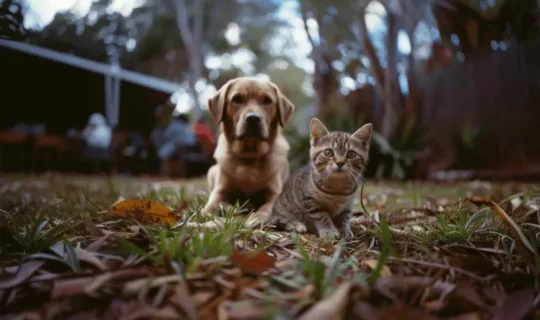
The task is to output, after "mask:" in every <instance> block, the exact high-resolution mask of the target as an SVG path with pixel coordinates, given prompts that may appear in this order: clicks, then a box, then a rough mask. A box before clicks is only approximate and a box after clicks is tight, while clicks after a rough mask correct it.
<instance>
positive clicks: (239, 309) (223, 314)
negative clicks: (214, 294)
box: [218, 300, 268, 320]
mask: <svg viewBox="0 0 540 320" xmlns="http://www.w3.org/2000/svg"><path fill="white" fill-rule="evenodd" d="M267 314H268V310H267V308H265V306H264V305H261V304H260V303H255V302H253V301H250V300H245V301H239V302H232V301H223V302H222V303H221V304H220V305H219V307H218V319H220V320H221V319H230V320H249V319H264V318H265V316H267Z"/></svg>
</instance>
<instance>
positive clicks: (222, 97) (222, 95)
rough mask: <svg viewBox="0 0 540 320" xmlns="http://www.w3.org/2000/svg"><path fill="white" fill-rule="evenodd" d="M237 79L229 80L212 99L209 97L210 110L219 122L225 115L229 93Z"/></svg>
mask: <svg viewBox="0 0 540 320" xmlns="http://www.w3.org/2000/svg"><path fill="white" fill-rule="evenodd" d="M234 81H235V79H232V80H229V81H227V83H225V84H224V85H223V86H222V87H221V88H220V89H219V90H218V91H217V92H216V93H215V94H214V95H213V96H212V97H211V98H210V99H208V111H209V112H210V114H211V115H212V117H214V119H216V121H217V123H221V121H223V115H224V114H225V109H226V107H227V94H228V93H229V88H230V87H231V85H232V84H233V83H234Z"/></svg>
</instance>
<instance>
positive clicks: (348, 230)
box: [341, 224, 354, 239]
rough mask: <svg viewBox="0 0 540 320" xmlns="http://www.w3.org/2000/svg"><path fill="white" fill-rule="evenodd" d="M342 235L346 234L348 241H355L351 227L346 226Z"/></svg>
mask: <svg viewBox="0 0 540 320" xmlns="http://www.w3.org/2000/svg"><path fill="white" fill-rule="evenodd" d="M341 233H343V234H345V238H346V239H354V232H353V231H352V230H351V226H350V225H348V224H347V225H345V227H344V228H343V230H342V231H341Z"/></svg>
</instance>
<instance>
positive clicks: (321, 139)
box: [310, 118, 372, 181]
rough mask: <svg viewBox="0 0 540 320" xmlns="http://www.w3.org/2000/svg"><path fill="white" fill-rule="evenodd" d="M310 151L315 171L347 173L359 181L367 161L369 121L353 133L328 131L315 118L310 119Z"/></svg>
mask: <svg viewBox="0 0 540 320" xmlns="http://www.w3.org/2000/svg"><path fill="white" fill-rule="evenodd" d="M310 131H311V134H310V143H311V148H310V155H311V163H312V165H313V167H314V168H315V171H316V172H317V173H319V174H321V175H322V176H325V177H328V176H348V177H350V178H354V179H355V180H356V181H358V180H359V179H360V177H361V175H362V172H363V171H364V168H365V166H366V164H367V158H368V153H369V146H370V142H371V131H372V125H371V123H368V124H365V125H364V126H362V127H361V128H360V129H358V130H356V132H355V133H353V134H349V133H345V132H338V131H333V132H329V131H328V130H327V129H326V127H325V126H324V124H323V123H322V122H321V121H320V120H319V119H317V118H313V119H311V130H310Z"/></svg>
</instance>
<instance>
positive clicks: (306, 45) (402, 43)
mask: <svg viewBox="0 0 540 320" xmlns="http://www.w3.org/2000/svg"><path fill="white" fill-rule="evenodd" d="M144 1H145V0H113V2H112V5H111V8H110V10H114V11H118V12H120V13H122V14H124V15H129V14H130V13H131V11H132V10H133V9H134V8H136V7H137V6H139V5H141V4H143V3H144ZM27 2H28V4H29V7H30V9H31V10H30V13H29V14H27V15H26V17H25V21H24V24H25V27H43V26H45V25H47V24H48V23H50V22H51V21H52V20H53V18H54V16H55V15H56V13H58V12H62V11H66V10H71V11H72V12H73V13H75V14H79V15H81V16H83V15H85V14H86V13H87V12H88V10H89V8H90V5H91V4H92V2H93V0H27ZM367 11H368V12H369V13H368V14H367V15H366V23H367V27H368V30H369V32H370V33H371V34H372V36H380V35H381V32H382V31H384V27H385V24H384V22H383V17H384V14H385V11H384V8H383V6H382V5H381V4H380V3H378V2H377V1H373V2H372V3H371V4H370V6H369V7H368V10H367ZM278 16H279V17H281V18H282V19H283V20H285V21H288V22H289V25H290V27H289V28H288V29H287V30H283V32H286V33H288V35H287V36H292V38H293V40H294V42H295V46H294V47H289V46H283V45H282V46H280V45H278V43H279V42H280V39H279V35H278V36H277V37H276V38H275V39H273V41H275V43H276V45H275V46H274V45H272V46H271V47H272V48H279V49H277V50H283V51H284V52H285V53H286V54H287V55H288V56H289V57H291V58H292V60H293V62H294V63H295V64H296V65H297V66H299V67H301V68H302V69H304V70H305V71H306V72H307V73H310V74H311V73H313V69H314V65H313V61H312V60H311V59H310V56H309V55H310V52H311V44H310V42H309V40H308V37H307V35H306V33H305V29H304V25H303V21H302V19H301V17H300V15H299V13H298V1H297V0H285V1H283V3H282V5H281V7H280V10H279V12H278ZM308 29H309V30H312V31H316V29H317V23H316V22H315V21H314V20H308ZM240 34H241V33H240V30H239V28H238V25H236V24H235V23H231V24H230V25H229V28H228V30H227V31H226V32H225V37H226V39H227V40H228V42H230V43H231V44H234V43H238V42H239V41H240ZM283 35H285V34H283ZM281 42H283V41H282V40H281ZM398 49H399V51H400V52H402V53H403V54H410V51H411V45H410V42H409V38H408V37H407V35H406V34H405V33H400V34H399V35H398ZM254 60H255V57H254V56H253V53H252V52H251V51H249V50H246V49H239V50H238V51H237V52H234V53H232V54H230V55H229V56H228V59H224V58H223V57H218V56H209V57H207V58H206V61H205V64H206V66H207V67H208V68H209V69H212V68H227V67H231V66H235V67H238V68H240V69H242V70H243V71H244V72H246V73H247V74H252V73H254V67H253V65H252V64H251V63H250V62H251V61H254ZM285 67H286V66H285ZM258 76H260V77H265V75H258ZM366 81H369V79H368V78H367V77H366V76H365V75H359V77H358V78H357V79H352V78H350V77H343V78H342V79H341V84H342V87H343V88H342V89H343V90H345V91H344V92H343V93H347V91H348V90H353V89H355V88H356V87H359V86H362V85H363V84H365V82H366ZM400 84H401V86H402V89H403V90H404V91H407V88H406V87H404V86H406V78H403V79H400ZM198 87H199V89H200V95H201V100H200V102H201V104H200V105H202V106H205V105H206V100H207V99H208V97H209V96H210V95H211V94H213V92H215V90H216V88H214V87H213V86H212V85H210V84H207V83H205V82H202V81H201V82H200V83H199V86H198ZM303 88H305V91H306V94H309V95H311V94H313V93H312V92H310V91H312V89H311V85H310V83H309V78H307V77H306V83H305V84H303ZM198 91H199V90H198ZM179 97H182V98H181V99H179V100H181V101H186V99H187V100H189V99H190V98H189V97H188V94H187V88H185V86H184V87H183V88H181V89H180V90H179V92H178V94H175V95H174V96H173V97H172V100H173V102H174V100H178V98H179ZM190 104H192V101H190V103H184V104H183V105H184V106H180V105H178V110H177V111H179V112H183V111H185V110H184V109H186V108H187V109H189V108H190V107H189V105H190Z"/></svg>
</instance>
